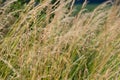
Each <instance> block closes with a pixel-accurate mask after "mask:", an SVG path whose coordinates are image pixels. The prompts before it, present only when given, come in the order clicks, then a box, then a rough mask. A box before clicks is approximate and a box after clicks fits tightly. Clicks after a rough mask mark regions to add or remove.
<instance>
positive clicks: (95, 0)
mask: <svg viewBox="0 0 120 80" xmlns="http://www.w3.org/2000/svg"><path fill="white" fill-rule="evenodd" d="M84 1H85V0H76V1H75V4H80V3H83V2H84ZM105 1H107V0H88V3H91V4H92V3H93V4H94V3H97V4H100V3H103V2H105Z"/></svg>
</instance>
